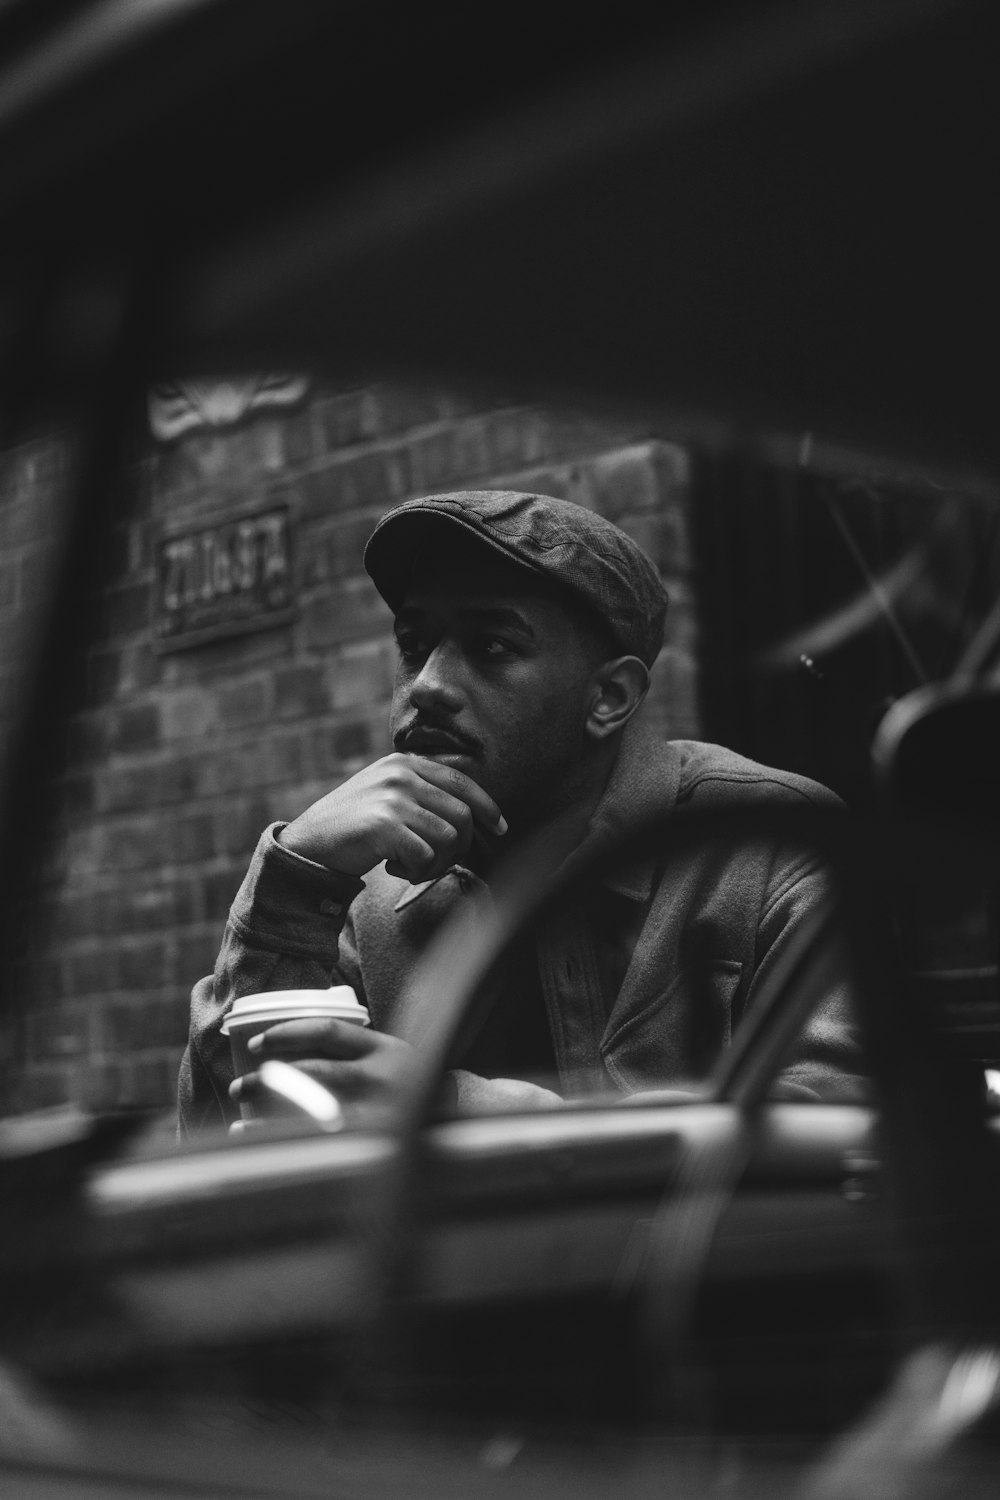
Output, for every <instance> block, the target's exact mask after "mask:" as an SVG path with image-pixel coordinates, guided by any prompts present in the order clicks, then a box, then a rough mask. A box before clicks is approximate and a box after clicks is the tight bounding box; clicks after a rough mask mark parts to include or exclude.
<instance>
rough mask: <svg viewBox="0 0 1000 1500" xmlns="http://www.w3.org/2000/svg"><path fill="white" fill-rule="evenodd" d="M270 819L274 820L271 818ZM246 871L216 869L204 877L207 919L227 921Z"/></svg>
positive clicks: (220, 930) (219, 936)
mask: <svg viewBox="0 0 1000 1500" xmlns="http://www.w3.org/2000/svg"><path fill="white" fill-rule="evenodd" d="M270 821H273V820H271V819H269V822H270ZM261 832H263V829H261ZM244 873H245V871H242V870H241V871H240V872H239V874H237V873H236V870H235V869H231V870H214V871H211V872H209V873H208V874H206V875H204V876H203V877H202V889H203V893H204V902H203V904H204V909H205V916H206V919H209V920H211V921H217V922H219V923H220V924H221V923H223V922H225V920H226V918H227V917H228V916H229V908H230V907H231V906H232V904H233V901H234V899H235V897H236V892H237V891H238V890H239V888H240V884H241V882H242V880H243V875H244ZM221 940H222V927H221V925H220V927H219V932H218V942H221ZM217 945H218V943H217Z"/></svg>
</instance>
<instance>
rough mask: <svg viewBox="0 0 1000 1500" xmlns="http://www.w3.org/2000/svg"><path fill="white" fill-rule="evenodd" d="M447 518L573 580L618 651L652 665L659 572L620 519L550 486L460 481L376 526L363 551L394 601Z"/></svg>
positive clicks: (658, 642) (564, 581) (513, 556)
mask: <svg viewBox="0 0 1000 1500" xmlns="http://www.w3.org/2000/svg"><path fill="white" fill-rule="evenodd" d="M443 524H447V525H449V526H453V527H456V528H461V530H462V531H463V532H465V533H466V534H467V535H468V536H471V537H475V538H476V539H477V540H478V541H480V542H482V543H484V544H485V545H486V546H489V547H491V548H492V549H493V550H494V551H495V552H498V553H500V555H501V556H503V557H505V558H507V560H508V561H509V562H514V563H519V564H521V566H522V567H526V568H529V569H530V570H531V571H532V572H533V573H536V574H540V575H541V576H542V577H543V578H545V579H548V580H550V581H551V582H553V583H556V584H559V585H562V586H563V587H564V588H566V589H569V590H570V591H571V593H573V594H574V595H576V597H577V598H578V599H579V600H581V601H582V602H583V603H584V604H586V605H588V606H589V607H590V609H591V610H593V611H594V613H595V614H597V615H598V616H599V617H600V619H602V620H603V621H604V623H605V624H606V625H607V626H608V628H609V630H610V632H611V634H612V636H613V638H614V640H615V642H616V644H617V645H618V646H619V647H620V648H621V650H622V651H623V652H626V653H628V654H629V655H631V656H638V657H639V658H640V660H642V661H644V662H645V663H646V665H647V666H650V667H651V666H652V665H653V662H654V661H655V660H656V656H657V653H658V652H659V649H660V647H661V646H662V644H663V623H664V620H665V618H666V613H667V593H666V590H665V589H664V587H663V584H662V583H661V582H660V577H659V574H658V573H657V571H656V569H655V568H654V567H653V564H652V563H651V562H650V560H649V558H648V557H647V556H646V554H645V552H643V551H642V549H641V548H640V547H638V546H637V545H636V543H635V542H633V540H632V538H631V537H630V536H627V535H626V534H625V532H624V531H622V530H621V529H620V527H618V526H615V525H614V524H613V523H612V522H611V521H607V520H605V518H604V517H603V516H599V515H596V514H595V513H594V512H593V511H591V510H586V509H585V508H584V506H582V505H574V504H573V503H572V502H571V501H569V500H556V499H554V498H553V496H551V495H526V494H521V493H520V492H519V491H517V490H458V491H456V492H455V493H454V494H450V495H424V496H423V497H422V498H421V499H419V500H407V501H405V503H404V504H402V505H397V506H396V507H395V509H394V510H390V511H389V512H388V514H387V515H384V516H383V517H382V519H381V521H379V523H378V525H377V526H376V527H375V530H374V531H373V532H372V534H371V536H370V537H369V539H368V545H367V547H366V548H365V558H364V561H365V567H366V568H367V570H368V572H369V574H370V575H371V578H372V581H373V582H374V584H375V587H376V588H377V589H378V591H379V593H380V594H381V595H382V598H383V599H384V600H385V602H386V603H387V604H388V605H389V608H390V609H392V610H393V611H395V610H397V609H398V608H399V606H400V604H401V603H402V601H403V597H404V595H405V592H406V587H407V584H408V582H409V579H410V575H411V571H412V567H413V563H414V560H415V558H416V556H417V553H418V549H419V547H420V545H421V543H422V542H423V541H424V540H427V539H428V538H429V534H430V532H431V530H432V528H438V527H440V526H442V525H443Z"/></svg>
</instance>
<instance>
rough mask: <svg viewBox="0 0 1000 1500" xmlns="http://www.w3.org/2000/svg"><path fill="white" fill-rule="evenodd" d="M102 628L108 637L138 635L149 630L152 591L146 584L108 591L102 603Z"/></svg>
mask: <svg viewBox="0 0 1000 1500" xmlns="http://www.w3.org/2000/svg"><path fill="white" fill-rule="evenodd" d="M103 614H104V628H105V630H106V631H107V633H108V635H109V636H122V635H140V634H146V633H148V631H149V630H150V627H151V622H152V615H153V590H152V588H151V586H150V585H149V584H148V583H130V584H126V585H125V586H124V587H123V588H113V589H109V590H108V593H107V595H106V596H105V601H104V611H103Z"/></svg>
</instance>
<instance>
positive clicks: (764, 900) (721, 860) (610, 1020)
mask: <svg viewBox="0 0 1000 1500" xmlns="http://www.w3.org/2000/svg"><path fill="white" fill-rule="evenodd" d="M365 566H366V567H367V569H368V572H369V573H370V575H371V577H372V579H373V580H374V582H375V585H376V587H377V588H378V590H379V592H380V593H381V594H382V596H383V598H384V599H385V600H386V602H387V603H388V605H389V606H390V608H391V609H392V611H393V613H394V616H395V633H396V641H397V645H398V650H399V665H398V669H397V674H396V681H395V687H394V692H393V699H392V708H391V714H390V730H391V736H392V744H393V747H394V748H393V752H392V753H391V754H390V755H387V756H385V757H384V758H382V759H380V760H378V761H376V762H375V763H374V764H373V765H370V766H368V767H367V768H366V769H365V770H363V771H361V772H359V773H358V774H357V775H356V776H354V777H352V778H351V779H350V780H349V781H347V782H345V783H344V784H343V785H341V786H339V787H337V788H335V789H334V790H333V791H332V792H330V793H328V794H327V795H326V796H325V797H323V798H321V799H320V800H319V801H318V802H316V803H314V804H313V806H312V807H310V808H308V809H307V811H306V812H304V813H303V814H302V815H301V817H298V818H296V819H295V820H294V821H293V822H291V823H289V824H287V825H282V824H276V825H274V826H273V827H272V828H269V829H268V830H267V831H266V832H265V833H264V835H263V836H262V838H261V841H260V844H259V845H258V848H257V851H256V853H255V855H254V859H253V862H252V864H251V866H250V870H249V871H248V874H247V877H246V879H245V880H244V882H243V885H242V887H241V889H240V891H239V894H238V895H237V897H236V900H235V902H234V904H233V908H232V911H231V914H230V919H229V923H228V925H227V928H226V935H225V939H224V942H223V947H222V951H221V953H220V955H219V959H218V963H217V965H216V969H215V973H214V976H212V977H211V978H209V979H205V980H202V981H201V983H200V984H199V985H197V986H196V988H195V991H194V994H193V997H192V1020H191V1035H190V1042H189V1046H188V1050H187V1053H186V1054H185V1058H184V1063H183V1065H182V1070H181V1078H180V1091H179V1098H180V1114H181V1123H182V1127H183V1128H185V1129H190V1128H192V1127H194V1126H197V1125H199V1124H202V1123H208V1122H210V1121H212V1120H215V1121H218V1119H219V1118H220V1117H221V1118H225V1119H232V1118H235V1115H236V1113H237V1108H238V1103H239V1100H240V1098H241V1097H244V1098H246V1097H250V1096H252V1094H253V1092H254V1090H255V1088H257V1080H256V1075H250V1076H249V1077H247V1078H245V1079H243V1080H241V1081H239V1082H237V1083H235V1084H232V1083H231V1080H232V1070H231V1065H230V1061H229V1049H228V1045H227V1043H226V1040H225V1038H224V1037H222V1036H221V1035H220V1032H219V1026H220V1023H221V1021H222V1020H223V1018H224V1016H225V1014H226V1012H227V1010H228V1008H229V1006H230V1005H231V1003H232V1001H233V1000H234V999H235V998H236V997H237V996H239V995H241V994H247V993H253V992H256V991H259V990H278V989H293V988H326V987H327V986H328V985H330V984H331V983H348V984H351V985H352V986H353V987H354V989H355V990H356V991H357V994H358V998H359V999H360V1000H361V1001H362V1003H363V1004H365V1005H367V1006H368V1008H369V1010H370V1013H371V1017H372V1029H371V1030H361V1029H359V1028H357V1027H354V1026H351V1025H349V1024H348V1023H345V1022H334V1021H329V1022H305V1021H302V1022H286V1023H284V1024H282V1025H280V1026H276V1027H274V1028H272V1029H271V1030H269V1031H268V1032H267V1033H265V1034H264V1035H263V1036H262V1037H261V1038H260V1039H259V1041H258V1042H257V1043H256V1045H255V1051H256V1055H257V1056H258V1057H259V1058H260V1059H262V1060H263V1059H265V1058H268V1057H277V1058H282V1059H285V1060H286V1061H292V1062H295V1063H296V1064H298V1065H299V1066H301V1067H302V1068H304V1069H305V1070H306V1071H307V1072H310V1073H311V1074H313V1075H314V1076H315V1077H316V1078H318V1079H319V1080H320V1081H322V1082H324V1083H326V1084H327V1085H328V1086H329V1087H331V1088H332V1089H333V1091H334V1092H335V1093H336V1094H337V1095H338V1097H339V1098H340V1099H341V1100H342V1101H343V1102H344V1103H345V1105H347V1106H348V1107H350V1106H351V1105H352V1104H357V1105H361V1106H371V1105H378V1104H379V1103H384V1102H387V1101H390V1100H391V1099H392V1098H393V1096H394V1094H395V1093H396V1091H397V1090H398V1088H399V1086H400V1081H401V1079H402V1078H403V1077H404V1075H405V1073H406V1070H407V1069H408V1068H409V1067H410V1066H411V1061H412V1053H411V1043H410V1042H407V1041H404V1040H402V1039H401V1038H400V1037H399V1036H398V1035H396V1034H395V1033H396V1032H397V1031H398V1030H399V1029H401V1028H400V1004H401V1002H402V1000H403V996H404V992H405V986H406V982H407V978H408V976H409V974H410V972H411V970H412V967H413V963H414V961H415V959H416V958H417V957H418V956H419V955H420V954H421V953H422V952H423V951H424V949H425V948H426V945H427V943H428V941H429V939H430V937H431V936H432V935H433V934H434V933H435V932H436V931H437V930H438V928H439V927H440V925H441V923H442V922H443V921H444V920H445V919H446V918H447V917H448V916H449V915H450V914H451V913H452V912H454V911H455V910H456V909H457V908H459V907H460V905H461V904H462V903H463V902H467V901H469V900H475V899H476V898H477V893H481V892H482V891H483V889H484V884H485V885H488V882H489V878H490V872H491V869H492V868H493V865H494V861H495V860H496V859H497V857H498V855H499V854H505V855H511V856H513V855H514V854H515V853H516V851H517V849H518V848H519V847H520V846H521V845H523V844H526V843H528V842H529V841H531V840H535V841H536V845H533V847H536V846H537V840H538V838H539V836H540V834H544V835H545V843H546V847H547V849H548V851H549V852H550V855H551V852H552V851H553V850H555V851H556V852H557V854H562V855H564V856H566V857H569V856H572V857H573V858H574V859H580V858H582V857H584V856H586V854H587V853H589V852H590V851H591V850H592V849H594V850H599V849H600V848H601V847H602V845H603V844H604V843H606V842H607V841H608V840H609V838H610V837H611V836H612V835H613V834H614V833H615V832H616V831H618V830H620V829H622V828H628V827H636V828H639V829H641V828H643V827H647V826H648V825H649V824H650V822H651V821H654V820H655V819H657V818H659V817H662V816H663V815H664V814H673V813H675V812H676V813H677V814H678V815H680V814H681V813H682V812H683V811H684V810H686V809H687V808H689V807H695V808H699V807H704V808H705V809H708V810H711V809H718V808H729V807H732V808H733V809H735V810H740V809H753V808H754V807H755V806H766V805H771V804H780V805H782V806H792V807H794V806H802V807H808V806H810V805H813V804H820V805H823V804H827V803H830V802H832V801H833V800H834V799H833V798H832V796H831V794H830V793H829V792H827V791H825V790H824V789H823V788H822V787H819V786H817V785H816V784H815V783H813V782H809V781H807V780H805V779H804V778H802V777H798V776H794V775H791V774H788V773H785V772H781V771H774V770H771V769H769V768H767V767H763V766H758V765H756V764H754V763H753V762H750V761H747V760H745V759H743V758H742V757H739V756H737V755H734V754H732V753H731V752H729V751H726V750H723V749H721V748H720V747H718V746H711V745H703V744H699V743H696V742H692V741H673V742H663V741H660V740H658V739H656V738H655V737H652V736H650V735H649V734H648V732H646V731H645V730H644V729H643V727H642V725H641V720H640V718H637V713H638V710H639V708H640V706H641V704H642V700H643V698H644V697H645V695H646V691H647V688H648V684H649V669H650V667H651V666H652V664H653V662H654V660H655V658H656V655H657V653H658V651H659V649H660V646H661V644H662V639H663V627H664V619H665V615H666V608H667V598H666V594H665V592H664V590H663V587H662V584H661V582H660V579H659V576H658V574H657V572H656V570H655V569H654V567H653V565H652V563H651V562H650V561H649V559H648V558H647V557H646V556H645V554H644V553H643V552H642V551H641V550H640V549H639V548H638V547H637V546H636V545H635V543H634V542H632V540H631V539H630V538H629V537H628V536H626V535H625V533H624V532H622V531H621V530H619V529H618V528H617V527H615V526H614V525H612V524H611V523H610V522H609V521H606V520H604V519H603V518H602V517H600V516H598V515H594V514H592V513H591V512H589V511H587V510H585V509H583V508H582V507H580V506H577V505H572V504H569V503H567V502H565V501H560V500H555V499H552V498H550V497H547V496H543V495H525V494H518V493H512V492H507V491H488V490H487V491H472V492H462V493H459V494H451V495H436V496H429V497H426V498H423V499H420V500H413V501H409V502H407V503H406V504H404V505H401V506H398V507H397V508H396V509H395V510H393V511H390V512H389V514H388V515H387V516H385V517H383V519H382V520H381V521H380V522H379V524H378V525H377V526H376V528H375V531H374V533H373V535H372V537H371V538H370V540H369V543H368V546H367V548H366V551H365ZM826 894H827V879H826V876H825V875H824V872H823V870H822V869H821V867H820V866H819V864H818V863H817V861H816V860H815V859H814V858H811V857H809V856H807V855H805V854H804V853H803V852H802V851H801V850H795V849H792V848H788V847H783V846H779V845H778V844H776V843H775V842H774V841H770V842H767V841H764V840H762V839H761V838H759V837H757V838H755V839H754V840H752V841H747V842H745V844H743V845H742V846H738V847H735V848H734V847H732V846H730V847H727V848H726V849H721V848H720V847H719V843H718V840H714V841H712V840H706V841H705V843H704V846H703V847H700V848H698V849H695V850H691V851H689V853H688V854H687V855H685V856H684V857H683V858H681V859H680V860H678V859H677V858H673V859H671V858H670V857H669V854H665V855H664V858H663V859H662V860H650V859H649V858H648V857H646V858H644V859H642V860H640V861H634V862H633V863H631V864H630V863H629V862H628V859H627V856H626V859H625V862H624V864H622V865H621V866H617V867H615V868H614V869H613V870H612V872H611V874H607V873H605V875H604V876H602V877H600V878H598V879H597V880H596V881H594V882H591V885H590V887H589V888H587V889H585V890H584V892H583V893H577V894H575V895H574V896H573V898H572V899H571V900H567V901H566V902H565V903H563V905H562V906H561V907H560V906H559V905H558V904H557V906H556V909H555V910H554V911H553V912H550V913H548V914H547V915H546V916H545V917H544V918H542V919H541V920H540V921H539V922H538V923H537V924H536V926H535V927H534V928H532V930H531V931H529V932H528V933H526V934H525V935H524V936H523V937H522V938H521V939H520V941H518V942H517V943H515V945H514V947H513V949H512V951H511V952H510V953H509V954H508V955H507V957H506V959H505V961H504V965H503V966H502V968H501V971H500V980H499V985H498V990H499V993H498V998H497V1002H496V1004H495V1005H494V1007H493V1009H492V1011H491V1012H490V1013H489V1014H487V1015H486V1016H485V1017H484V1018H483V1019H482V1022H481V1024H480V1025H479V1028H478V1031H476V1032H475V1034H473V1035H472V1036H465V1037H464V1039H463V1043H462V1047H461V1052H460V1055H458V1056H456V1057H453V1058H452V1059H451V1061H452V1062H453V1063H454V1067H453V1069H452V1071H451V1073H450V1089H451V1093H452V1102H453V1104H454V1105H455V1106H456V1107H457V1108H458V1109H459V1110H472V1111H476V1110H484V1111H490V1110H495V1109H509V1108H525V1107H527V1108H531V1107H538V1106H544V1105H549V1104H553V1103H555V1102H557V1100H558V1099H559V1098H562V1097H565V1096H572V1095H575V1094H580V1093H585V1092H589V1091H591V1090H595V1089H597V1090H604V1091H615V1090H617V1091H619V1092H621V1093H622V1094H631V1093H636V1092H640V1091H644V1090H647V1089H651V1088H656V1087H658V1086H664V1085H666V1084H669V1083H671V1082H674V1083H676V1082H680V1081H682V1080H687V1079H690V1078H691V1077H693V1076H696V1075H698V1074H704V1072H705V1071H706V1070H707V1068H708V1067H709V1066H710V1064H711V1062H712V1060H713V1059H714V1057H716V1056H717V1055H718V1052H719V1050H720V1049H721V1048H722V1047H723V1046H724V1045H725V1044H726V1042H727V1041H728V1039H729V1037H730V1035H731V1031H732V1027H733V1025H734V1024H735V1023H736V1022H737V1021H738V1020H739V1018H740V1016H741V1015H742V1014H743V1013H744V1012H745V1011H746V1010H747V1009H748V1008H749V1007H750V1006H751V1005H752V1004H753V1003H754V1000H755V998H756V995H757V993H758V992H759V990H760V987H761V984H762V983H763V982H764V981H765V979H766V976H767V974H768V973H769V972H770V971H771V970H772V969H773V968H774V967H775V965H776V964H779V963H780V962H781V960H782V955H783V954H784V953H785V952H786V950H787V948H788V945H789V942H790V941H792V940H793V939H794V935H795V934H796V932H797V931H798V930H799V929H800V928H801V925H802V924H803V922H808V921H810V920H811V919H812V917H813V914H814V913H815V912H816V911H817V909H818V908H819V907H820V905H821V904H822V903H823V901H824V899H825V896H826ZM845 1045H846V1028H845V1011H844V1004H843V1002H842V1001H841V999H840V997H839V996H838V995H836V994H833V995H831V996H830V997H829V999H828V1000H827V1001H826V1003H825V1004H824V1005H823V1006H822V1007H821V1009H820V1012H819V1014H818V1016H817V1018H816V1019H815V1020H814V1021H813V1023H811V1028H810V1031H809V1033H808V1035H807V1036H806V1037H804V1039H803V1043H802V1047H801V1049H800V1054H801V1055H800V1061H799V1062H798V1063H797V1064H796V1066H795V1067H793V1068H792V1069H791V1070H790V1072H789V1073H788V1074H787V1075H786V1083H787V1086H789V1087H791V1088H792V1090H793V1091H795V1090H798V1091H800V1092H802V1093H803V1094H805V1095H809V1094H810V1093H813V1092H815V1091H816V1090H817V1088H819V1089H821V1088H822V1087H823V1083H824V1080H825V1079H827V1078H828V1077H830V1076H835V1075H836V1073H837V1071H838V1069H839V1068H840V1067H842V1065H843V1062H844V1058H845V1055H846V1053H845Z"/></svg>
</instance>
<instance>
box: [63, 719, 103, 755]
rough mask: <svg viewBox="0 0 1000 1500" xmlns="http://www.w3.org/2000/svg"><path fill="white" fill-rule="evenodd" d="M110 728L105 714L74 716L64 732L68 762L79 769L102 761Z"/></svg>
mask: <svg viewBox="0 0 1000 1500" xmlns="http://www.w3.org/2000/svg"><path fill="white" fill-rule="evenodd" d="M110 728H111V725H110V721H109V719H108V716H107V714H104V713H88V714H74V716H73V718H72V719H71V720H70V722H69V725H68V727H67V731H66V738H67V753H68V758H69V760H70V762H71V763H72V764H73V765H74V766H78V767H79V766H86V765H92V764H93V763H94V762H95V761H103V760H104V757H105V755H106V754H107V750H108V744H109V733H110Z"/></svg>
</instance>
